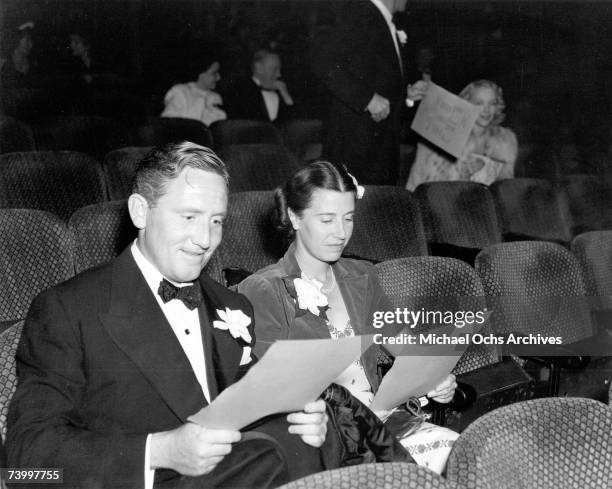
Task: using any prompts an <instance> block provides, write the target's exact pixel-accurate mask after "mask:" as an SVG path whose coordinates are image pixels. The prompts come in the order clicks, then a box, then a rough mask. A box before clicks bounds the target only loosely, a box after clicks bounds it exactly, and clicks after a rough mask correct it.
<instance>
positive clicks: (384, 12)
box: [370, 0, 395, 27]
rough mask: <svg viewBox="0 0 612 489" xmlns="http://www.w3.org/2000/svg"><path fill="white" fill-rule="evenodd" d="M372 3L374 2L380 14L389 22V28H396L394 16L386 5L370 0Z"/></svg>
mask: <svg viewBox="0 0 612 489" xmlns="http://www.w3.org/2000/svg"><path fill="white" fill-rule="evenodd" d="M370 2H372V3H373V4H374V5H375V6H376V8H377V9H378V10H380V13H381V14H382V15H383V17H384V18H385V20H386V21H387V24H389V26H393V27H395V26H394V24H393V14H392V13H391V12H390V11H389V9H388V8H387V6H386V5H385V4H384V3H382V2H381V1H380V0H370Z"/></svg>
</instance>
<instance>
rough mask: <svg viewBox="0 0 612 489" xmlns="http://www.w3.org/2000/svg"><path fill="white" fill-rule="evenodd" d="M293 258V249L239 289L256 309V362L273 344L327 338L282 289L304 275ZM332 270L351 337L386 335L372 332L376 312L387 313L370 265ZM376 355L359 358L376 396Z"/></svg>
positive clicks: (372, 351) (321, 325)
mask: <svg viewBox="0 0 612 489" xmlns="http://www.w3.org/2000/svg"><path fill="white" fill-rule="evenodd" d="M294 253H295V245H294V244H293V245H291V246H290V247H289V249H288V250H287V253H285V256H284V257H283V258H281V259H280V260H279V261H278V262H277V263H275V264H274V265H270V266H268V267H266V268H264V269H262V270H260V271H259V272H257V273H256V274H253V275H251V276H250V277H248V278H246V279H245V280H243V281H242V282H241V283H240V284H239V285H238V291H239V292H240V293H242V294H244V295H245V296H246V297H247V298H248V299H249V301H251V302H252V304H253V305H254V306H253V307H254V310H255V323H256V326H255V332H256V334H257V344H256V345H255V350H254V351H255V353H256V354H257V356H261V355H263V353H264V352H265V351H266V350H267V349H268V348H269V347H270V345H271V344H272V343H274V342H275V341H276V340H281V339H316V338H330V333H329V330H328V328H327V325H326V323H325V321H324V320H323V319H322V318H320V317H319V316H315V315H314V314H312V313H311V312H309V311H306V313H303V311H300V313H298V311H297V306H296V301H295V298H294V297H292V296H291V293H290V292H289V291H288V289H287V287H286V285H285V281H286V280H289V281H292V280H293V279H294V278H298V277H300V276H301V273H302V272H301V270H300V267H299V265H298V263H297V261H296V259H295V254H294ZM332 268H333V271H334V274H335V276H336V280H337V283H338V287H339V288H340V293H341V294H342V299H343V300H344V303H345V305H346V310H347V312H348V315H349V318H350V320H351V325H352V327H353V329H354V331H355V334H357V335H361V334H372V333H386V332H387V331H385V330H377V329H375V328H374V327H373V326H372V313H373V312H374V311H386V310H390V306H389V302H388V300H387V298H386V296H385V295H384V292H383V290H382V289H381V287H380V284H379V283H378V278H377V276H376V271H375V270H374V267H373V265H372V264H371V263H369V262H366V261H362V260H352V259H348V258H340V260H338V261H337V262H336V263H334V264H333V265H332ZM378 354H379V347H378V345H372V346H371V347H370V348H368V350H366V351H365V352H364V353H363V355H362V357H361V361H362V363H363V366H364V370H365V373H366V376H367V378H368V381H369V382H370V385H371V386H372V389H373V391H374V392H376V390H377V389H378V385H379V378H378V371H377V361H378Z"/></svg>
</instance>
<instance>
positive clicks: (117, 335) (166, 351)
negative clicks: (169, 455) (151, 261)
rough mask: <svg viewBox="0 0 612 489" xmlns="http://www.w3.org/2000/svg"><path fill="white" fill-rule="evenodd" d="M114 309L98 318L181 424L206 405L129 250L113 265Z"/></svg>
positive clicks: (190, 370) (177, 342)
mask: <svg viewBox="0 0 612 489" xmlns="http://www.w3.org/2000/svg"><path fill="white" fill-rule="evenodd" d="M111 287H112V289H111V300H110V308H109V311H108V313H102V314H101V315H100V320H101V322H102V324H103V325H104V327H105V328H106V330H107V331H108V333H109V334H110V336H111V337H112V339H113V341H114V342H115V343H116V345H117V346H118V347H119V348H120V349H121V350H122V351H123V352H124V353H125V354H126V355H127V356H128V357H129V358H130V359H131V360H132V361H133V362H134V364H135V365H136V367H137V368H138V369H139V370H140V372H141V373H142V374H143V376H144V377H146V379H147V380H148V381H149V382H150V384H151V385H152V386H153V387H154V388H155V389H156V390H157V391H158V392H159V394H160V396H161V397H162V398H163V399H164V401H165V402H166V404H167V405H168V407H169V408H170V409H172V411H174V413H175V414H176V415H177V417H178V418H179V419H181V421H183V422H185V421H186V419H187V417H188V416H190V415H192V414H194V413H195V412H197V411H198V410H199V409H200V408H202V407H203V406H205V405H206V399H205V398H204V394H203V393H202V388H201V386H200V384H199V382H198V381H197V379H196V376H195V374H194V373H193V370H192V368H191V364H190V363H189V360H188V358H187V356H186V355H185V352H184V351H183V349H182V347H181V345H180V343H179V341H178V339H177V338H176V335H175V334H174V332H173V331H172V328H171V327H170V324H169V323H168V321H167V320H166V317H165V315H164V313H163V312H162V310H161V308H160V307H159V304H158V303H157V301H156V300H155V297H154V296H153V294H152V293H151V290H150V289H149V287H148V285H147V283H146V281H145V279H144V277H143V276H142V273H141V272H140V269H139V268H138V266H137V265H136V262H135V261H134V259H133V257H132V252H131V250H130V248H129V247H128V248H127V249H126V250H125V251H124V252H123V253H122V254H121V255H120V257H119V258H117V260H115V262H114V267H113V279H112V286H111Z"/></svg>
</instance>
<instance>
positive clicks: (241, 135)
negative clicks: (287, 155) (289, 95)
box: [210, 119, 283, 149]
mask: <svg viewBox="0 0 612 489" xmlns="http://www.w3.org/2000/svg"><path fill="white" fill-rule="evenodd" d="M210 130H211V132H212V136H213V143H214V145H215V148H217V149H218V148H220V147H222V146H227V145H228V144H283V139H282V137H281V134H280V132H279V131H278V129H276V126H274V124H272V123H270V122H263V121H252V120H247V119H229V120H226V121H217V122H214V123H213V124H211V125H210Z"/></svg>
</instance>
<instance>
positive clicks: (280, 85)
mask: <svg viewBox="0 0 612 489" xmlns="http://www.w3.org/2000/svg"><path fill="white" fill-rule="evenodd" d="M274 90H277V91H278V93H280V96H281V97H282V99H283V102H285V103H286V104H287V105H293V97H292V96H291V94H290V93H289V89H288V88H287V84H286V83H285V82H284V81H283V80H276V81H275V82H274Z"/></svg>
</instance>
